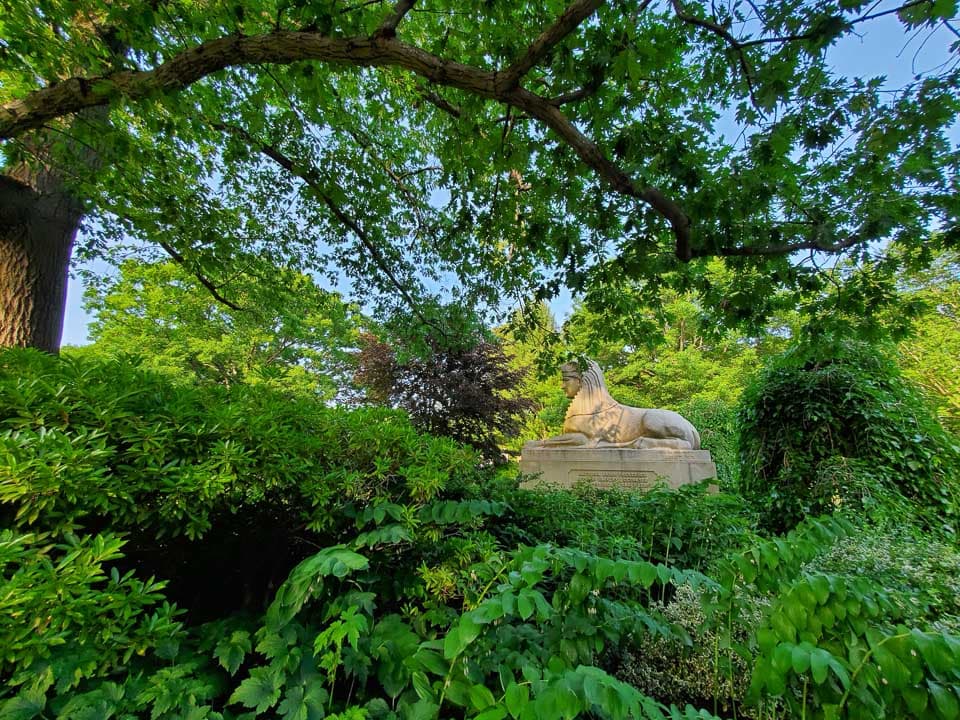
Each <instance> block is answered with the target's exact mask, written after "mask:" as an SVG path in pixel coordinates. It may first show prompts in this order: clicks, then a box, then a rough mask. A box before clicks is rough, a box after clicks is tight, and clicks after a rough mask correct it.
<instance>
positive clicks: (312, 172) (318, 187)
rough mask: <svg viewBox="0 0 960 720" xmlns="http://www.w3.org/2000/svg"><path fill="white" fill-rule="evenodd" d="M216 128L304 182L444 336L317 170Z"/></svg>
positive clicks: (241, 133) (229, 128) (231, 128)
mask: <svg viewBox="0 0 960 720" xmlns="http://www.w3.org/2000/svg"><path fill="white" fill-rule="evenodd" d="M213 127H214V128H215V129H217V130H220V131H223V132H228V133H230V134H232V135H234V136H236V137H239V138H240V139H242V140H243V141H244V142H246V143H247V144H248V145H250V146H251V147H253V148H254V149H255V150H257V152H259V153H260V154H262V155H265V156H266V157H268V158H270V159H271V160H273V161H274V162H275V163H276V164H277V165H279V166H280V167H282V168H283V169H284V170H286V171H287V172H289V173H290V174H291V175H294V176H296V177H298V178H300V179H301V180H303V181H304V182H305V183H306V184H307V187H309V188H310V189H311V190H312V191H313V193H314V194H315V195H316V196H317V198H318V199H319V200H320V201H321V202H323V204H324V205H326V206H327V209H328V210H330V212H331V213H333V215H334V217H336V218H337V220H338V221H339V222H340V223H342V224H343V225H344V226H345V227H346V228H347V229H348V230H350V231H351V232H352V233H353V234H354V235H355V236H356V237H357V239H358V240H359V241H360V244H361V245H363V247H364V249H365V250H366V251H367V253H369V255H370V258H371V259H372V260H373V263H374V265H376V266H377V268H378V269H379V270H380V272H382V273H383V274H384V275H385V276H386V278H387V280H388V281H389V282H390V284H391V285H393V287H394V288H395V289H396V291H397V292H398V293H399V294H400V297H402V298H403V301H404V302H405V303H406V304H407V307H409V308H410V310H411V311H412V312H413V313H414V314H415V315H416V316H417V317H418V318H419V319H420V320H421V322H423V323H424V324H425V325H428V326H430V327H433V328H435V329H437V330H438V331H440V332H442V329H441V328H438V327H437V326H436V324H435V323H433V322H432V321H431V320H429V319H428V318H427V317H426V316H424V314H423V312H422V311H421V310H420V306H419V305H418V304H417V302H416V301H415V300H414V299H413V296H412V295H411V294H410V292H409V291H408V290H407V288H406V287H405V286H404V284H403V283H402V282H400V280H399V278H397V276H396V274H395V273H394V272H393V270H392V269H391V268H390V263H389V261H388V260H387V258H386V257H385V256H384V255H383V253H382V252H380V248H378V247H377V244H376V243H375V242H374V241H373V239H372V238H371V237H370V236H369V235H368V234H367V232H366V230H364V229H363V227H362V226H361V225H360V223H358V222H357V221H356V220H355V219H354V218H352V217H350V215H349V214H347V212H346V211H345V210H344V209H343V208H342V207H340V205H339V204H338V203H337V202H336V201H334V199H333V198H332V197H330V194H329V193H328V192H327V191H326V189H325V188H324V187H323V183H322V182H321V181H320V174H319V172H318V171H317V169H316V168H313V167H305V166H303V165H300V164H298V163H296V162H294V161H293V159H292V158H290V157H288V156H287V155H286V154H284V153H283V152H281V151H280V150H279V149H278V148H276V147H274V146H273V145H270V144H268V143H265V142H263V141H261V140H258V139H257V138H255V137H253V136H252V135H251V134H250V133H248V132H247V131H246V130H244V129H243V128H241V127H237V126H235V125H228V124H226V123H213Z"/></svg>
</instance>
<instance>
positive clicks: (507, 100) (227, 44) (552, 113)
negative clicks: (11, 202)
mask: <svg viewBox="0 0 960 720" xmlns="http://www.w3.org/2000/svg"><path fill="white" fill-rule="evenodd" d="M584 7H585V6H584ZM301 60H319V61H325V62H331V63H346V64H349V65H355V66H363V67H399V68H403V69H406V70H408V71H410V72H412V73H414V74H416V75H419V76H421V77H423V78H426V79H427V80H429V81H430V82H432V83H435V84H437V85H445V86H448V87H454V88H458V89H460V90H463V91H465V92H468V93H471V94H473V95H476V96H478V97H482V98H487V99H491V100H496V101H498V102H501V103H504V104H506V105H510V106H513V107H515V108H517V109H519V110H523V111H524V112H526V113H528V114H529V115H531V116H532V117H535V118H537V119H538V120H540V121H541V122H543V123H544V124H545V125H546V126H547V127H549V128H550V129H552V130H553V131H554V132H556V133H557V134H558V135H559V136H560V138H561V139H562V140H563V141H564V142H565V143H566V144H568V145H569V146H570V147H571V148H572V149H573V150H574V151H575V152H576V153H577V155H578V156H579V157H580V158H581V160H583V162H585V163H586V164H587V165H588V166H589V167H591V168H593V169H594V170H595V171H596V172H597V174H598V175H599V176H600V177H601V178H602V179H603V180H604V181H605V182H607V183H609V184H610V185H611V186H612V187H613V189H614V190H615V191H616V192H618V193H621V194H624V195H627V196H629V197H633V198H637V199H639V200H642V201H644V202H646V203H648V204H649V205H650V206H651V207H653V208H654V209H655V210H656V211H657V212H658V213H660V214H661V215H662V216H663V217H665V218H666V219H667V220H668V221H669V222H670V225H671V227H672V228H673V232H674V234H675V235H676V238H677V250H678V255H681V256H689V248H690V246H691V242H690V220H689V218H687V216H686V215H685V214H684V213H683V210H682V209H681V208H680V206H679V205H677V203H676V202H674V201H673V200H671V199H669V198H668V197H666V196H665V195H664V194H663V193H662V192H661V191H660V190H659V189H657V188H652V187H648V188H638V187H636V186H635V185H634V183H633V181H632V180H631V179H630V177H629V176H628V175H627V174H626V173H624V172H623V171H622V170H621V169H620V168H619V167H617V166H616V165H615V164H614V163H613V162H611V161H610V160H609V159H608V158H607V157H606V156H605V155H604V153H603V152H602V151H601V150H600V148H599V147H598V146H597V145H596V143H594V142H593V141H591V140H590V139H589V138H587V137H586V136H585V135H584V134H583V133H581V132H580V131H579V130H578V129H577V128H576V127H575V126H574V125H573V123H571V122H570V120H569V119H568V118H567V117H566V116H565V115H564V114H563V113H562V112H561V111H560V110H559V109H558V108H557V107H556V106H555V105H553V104H552V103H551V102H550V101H549V100H548V99H546V98H543V97H541V96H539V95H537V94H535V93H532V92H530V91H528V90H525V89H523V88H521V87H515V88H513V89H512V90H507V91H505V90H503V89H502V88H501V86H500V84H499V83H498V82H497V75H496V73H494V72H492V71H488V70H483V69H480V68H476V67H472V66H470V65H464V64H463V63H459V62H455V61H453V60H445V59H442V58H439V57H437V56H436V55H433V54H431V53H428V52H426V51H424V50H422V49H420V48H418V47H415V46H413V45H409V44H407V43H404V42H401V41H400V40H397V39H396V38H368V37H353V38H333V37H328V36H325V35H322V34H320V33H316V32H293V31H285V30H278V31H275V32H271V33H267V34H265V35H256V36H249V37H248V36H242V35H235V36H230V37H226V38H218V39H216V40H211V41H209V42H206V43H202V44H200V45H198V46H196V47H194V48H191V49H190V50H186V51H184V52H182V53H180V54H178V55H175V56H173V57H172V58H170V59H169V60H168V61H167V62H165V63H163V64H162V65H160V66H159V67H157V68H155V69H153V70H149V71H141V72H133V71H120V72H115V73H110V74H108V75H104V76H100V77H95V78H72V79H69V80H65V81H64V82H62V83H59V84H57V85H54V86H51V87H47V88H43V89H42V90H37V91H35V92H33V93H31V94H30V95H28V96H27V97H26V98H24V99H22V100H15V101H12V102H9V103H6V104H4V105H3V106H0V139H2V138H9V137H13V136H15V135H17V134H19V133H22V132H25V131H27V130H30V129H33V128H35V127H38V126H39V125H41V124H42V123H44V122H47V121H49V120H52V119H54V118H57V117H61V116H64V115H67V114H70V113H74V112H77V111H79V110H82V109H84V108H88V107H98V106H105V105H107V104H109V103H110V102H113V101H115V100H116V99H117V98H119V97H125V98H127V99H128V100H138V99H142V98H144V97H147V96H148V95H150V94H152V93H155V92H157V91H174V90H177V89H180V88H183V87H186V86H188V85H190V84H192V83H194V82H196V81H198V80H200V79H201V78H203V77H206V76H207V75H210V74H211V73H213V72H216V71H218V70H223V69H224V68H227V67H233V66H238V65H254V64H258V63H272V64H289V63H293V62H297V61H301Z"/></svg>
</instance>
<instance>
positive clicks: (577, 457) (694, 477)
mask: <svg viewBox="0 0 960 720" xmlns="http://www.w3.org/2000/svg"><path fill="white" fill-rule="evenodd" d="M520 471H521V472H522V473H523V474H524V475H529V476H531V477H529V478H526V479H525V480H524V482H523V483H522V484H521V487H524V488H533V487H536V486H538V485H540V484H543V483H545V484H548V485H552V486H555V487H563V488H569V487H573V486H574V485H576V484H577V483H581V482H585V483H588V484H590V485H593V486H594V487H597V488H602V489H611V488H616V489H619V490H649V489H650V488H652V487H653V486H654V485H655V484H656V483H657V482H658V481H659V482H664V483H666V485H667V486H668V487H671V488H674V489H676V488H678V487H680V486H681V485H687V484H690V483H697V482H701V481H704V480H710V479H711V478H715V477H717V466H716V465H714V463H713V460H711V458H710V451H709V450H669V449H660V448H657V449H642V450H638V449H633V448H591V449H586V448H564V447H552V448H551V447H548V448H544V447H529V446H528V447H525V448H524V449H523V454H522V455H521V457H520Z"/></svg>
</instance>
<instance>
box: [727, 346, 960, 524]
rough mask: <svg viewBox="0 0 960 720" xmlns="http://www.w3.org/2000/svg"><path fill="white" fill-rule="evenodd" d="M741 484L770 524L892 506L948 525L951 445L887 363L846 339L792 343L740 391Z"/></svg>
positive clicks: (953, 492) (954, 481) (959, 466)
mask: <svg viewBox="0 0 960 720" xmlns="http://www.w3.org/2000/svg"><path fill="white" fill-rule="evenodd" d="M740 424H741V427H740V458H741V479H740V487H741V491H742V492H743V494H744V496H746V497H747V498H748V499H749V500H750V501H752V502H753V503H755V504H756V506H757V507H758V508H759V509H760V511H761V513H762V518H763V522H764V524H765V525H766V526H767V527H768V528H770V529H772V530H775V531H782V530H784V529H787V528H790V527H793V526H794V525H796V524H797V523H798V522H799V521H800V520H802V519H803V518H804V517H806V516H808V515H816V514H820V513H824V512H831V511H832V510H833V509H834V508H836V507H854V508H860V509H863V508H866V509H867V510H871V511H876V512H881V513H882V512H883V511H884V508H885V507H886V508H890V506H891V503H892V504H893V507H892V509H891V510H890V511H891V512H900V511H901V508H902V505H903V504H902V503H899V501H898V498H899V497H903V498H906V499H907V500H908V501H909V503H910V504H911V505H912V507H913V508H914V510H915V511H917V512H919V513H921V514H923V515H924V516H925V517H926V519H927V522H928V524H929V525H931V526H933V527H937V528H940V529H944V530H947V531H949V532H951V533H955V532H956V530H957V522H958V512H960V491H958V487H960V447H958V445H957V442H956V438H955V437H953V436H951V435H950V434H949V433H947V432H946V431H945V430H944V429H943V428H942V427H941V426H940V425H939V423H938V422H937V421H936V418H935V417H934V415H933V414H932V413H931V411H930V409H929V408H928V407H927V406H926V405H925V404H924V402H923V400H922V398H921V397H920V396H919V394H918V393H917V392H916V391H914V390H913V388H912V387H910V386H909V384H908V383H907V382H906V381H904V380H903V379H902V377H901V376H900V374H899V371H898V370H897V368H896V365H895V364H894V363H893V362H892V361H891V360H889V359H888V358H887V357H886V356H885V355H884V354H883V353H882V352H880V351H879V350H877V349H876V348H872V347H869V346H865V345H859V344H855V343H836V344H832V345H818V346H815V347H814V346H809V345H808V346H800V347H796V348H794V349H793V350H791V351H790V352H788V353H786V354H785V355H783V356H782V357H781V358H779V359H778V360H776V361H775V362H773V363H772V364H771V365H770V366H769V367H768V368H767V369H766V370H765V371H764V372H763V373H762V374H761V376H760V378H759V379H758V380H757V382H755V383H754V384H753V385H751V386H750V387H749V388H748V389H747V390H746V391H745V393H744V395H743V398H742V404H741V409H740Z"/></svg>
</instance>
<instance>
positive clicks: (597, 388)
mask: <svg viewBox="0 0 960 720" xmlns="http://www.w3.org/2000/svg"><path fill="white" fill-rule="evenodd" d="M560 372H561V374H562V376H563V389H564V392H565V393H566V395H567V397H569V398H571V399H572V400H573V402H571V403H570V407H569V408H568V409H567V414H566V417H565V418H564V420H563V434H562V435H557V436H555V437H551V438H547V439H546V440H534V441H531V442H529V443H527V444H526V445H525V446H524V450H527V449H530V450H534V449H537V448H567V447H569V448H577V447H580V448H605V447H608V448H637V449H654V448H656V449H673V450H699V449H700V434H699V433H698V432H697V430H696V428H694V427H693V425H692V424H691V423H690V421H689V420H687V419H686V418H684V417H683V416H682V415H680V414H679V413H675V412H673V411H672V410H659V409H655V408H635V407H630V406H628V405H622V404H621V403H619V402H617V401H616V400H614V399H613V397H611V395H610V393H609V392H608V391H607V384H606V381H605V380H604V378H603V371H602V370H601V369H600V366H599V365H597V363H595V362H594V361H593V360H588V361H587V367H586V369H585V370H583V371H582V372H581V371H580V368H579V366H578V365H577V363H565V364H564V365H562V366H561V367H560Z"/></svg>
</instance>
